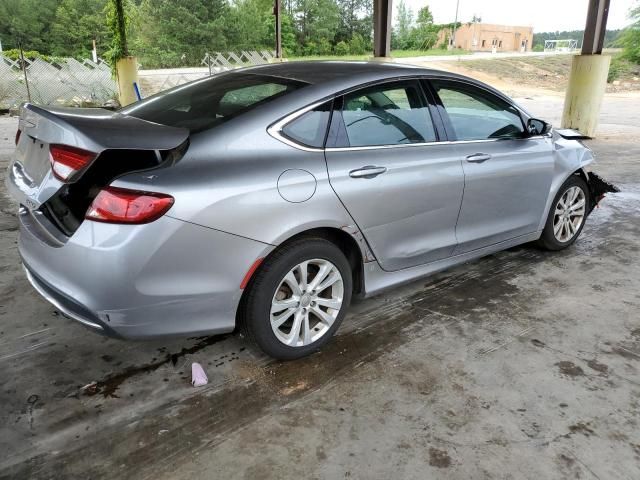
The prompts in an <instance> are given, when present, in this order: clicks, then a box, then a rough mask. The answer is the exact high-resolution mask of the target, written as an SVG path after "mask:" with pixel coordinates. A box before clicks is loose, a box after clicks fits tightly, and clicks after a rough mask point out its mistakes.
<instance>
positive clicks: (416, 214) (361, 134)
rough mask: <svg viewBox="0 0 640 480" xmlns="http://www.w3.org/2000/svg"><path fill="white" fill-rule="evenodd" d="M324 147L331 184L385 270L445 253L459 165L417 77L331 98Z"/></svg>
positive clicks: (458, 191) (458, 195) (452, 241)
mask: <svg viewBox="0 0 640 480" xmlns="http://www.w3.org/2000/svg"><path fill="white" fill-rule="evenodd" d="M335 105H337V106H334V112H333V115H332V122H331V127H330V131H329V136H328V140H327V148H326V154H325V155H326V159H327V166H328V171H329V179H330V182H331V185H332V187H333V189H334V190H335V192H336V193H337V194H338V197H339V198H340V200H341V201H342V202H343V204H344V205H345V207H346V208H347V210H348V211H349V213H350V214H351V216H352V217H353V218H354V219H355V221H356V223H357V224H358V226H359V228H360V230H361V231H362V233H363V234H364V236H365V238H366V239H367V241H368V243H369V245H370V247H371V249H372V250H373V253H374V254H375V255H376V258H377V259H378V262H379V263H380V265H381V267H382V268H383V269H385V270H388V271H393V270H399V269H403V268H408V267H412V266H416V265H421V264H425V263H428V262H432V261H435V260H439V259H442V258H446V257H448V256H450V255H451V254H452V252H453V250H454V248H455V246H456V243H457V242H456V236H455V225H456V219H457V217H458V212H459V209H460V203H461V200H462V188H463V172H462V165H461V161H460V158H459V157H458V156H457V155H456V153H455V152H454V151H453V149H452V148H451V147H450V146H448V145H446V144H444V143H441V142H439V141H438V140H439V138H440V136H439V135H440V134H441V133H442V132H441V129H442V125H441V123H438V122H439V116H438V114H437V112H435V116H433V115H432V113H433V112H431V111H430V110H431V107H430V106H429V104H428V102H427V98H426V97H425V94H424V91H423V89H422V87H421V85H420V83H419V82H418V81H417V80H404V81H393V82H385V83H381V84H378V85H374V86H370V87H366V88H363V89H361V90H357V91H354V92H352V93H349V94H347V95H345V96H344V97H342V98H340V99H338V100H337V101H336V102H335Z"/></svg>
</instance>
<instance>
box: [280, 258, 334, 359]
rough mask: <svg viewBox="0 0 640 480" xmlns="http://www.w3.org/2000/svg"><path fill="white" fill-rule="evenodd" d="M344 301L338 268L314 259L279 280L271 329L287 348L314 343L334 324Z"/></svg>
mask: <svg viewBox="0 0 640 480" xmlns="http://www.w3.org/2000/svg"><path fill="white" fill-rule="evenodd" d="M343 298H344V282H343V280H342V275H341V274H340V271H339V270H338V268H337V267H336V266H335V265H334V264H333V263H331V262H329V261H328V260H324V259H319V258H315V259H312V260H306V261H304V262H302V263H299V264H298V265H296V266H295V267H293V268H292V269H291V270H289V272H288V273H287V274H286V275H285V277H284V278H283V279H282V280H281V281H280V284H279V285H278V288H277V289H276V291H275V294H274V295H273V299H272V300H271V314H270V320H271V329H272V330H273V333H274V334H275V336H276V338H277V339H278V340H279V341H280V342H282V343H284V344H285V345H288V346H290V347H301V346H306V345H310V344H312V343H314V342H315V341H317V340H318V339H319V338H321V337H322V336H323V335H325V334H326V333H327V332H328V331H329V329H330V328H331V326H332V325H333V323H334V322H335V320H336V318H337V316H338V314H339V313H340V309H341V308H342V302H343Z"/></svg>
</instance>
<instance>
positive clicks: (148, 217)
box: [85, 187, 173, 224]
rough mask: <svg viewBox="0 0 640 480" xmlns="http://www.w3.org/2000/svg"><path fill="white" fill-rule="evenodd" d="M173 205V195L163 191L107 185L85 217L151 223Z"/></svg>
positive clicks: (97, 219) (118, 221)
mask: <svg viewBox="0 0 640 480" xmlns="http://www.w3.org/2000/svg"><path fill="white" fill-rule="evenodd" d="M171 205H173V197H172V196H170V195H165V194H163V193H154V192H139V191H136V190H128V189H125V188H116V187H106V188H105V189H103V190H101V191H100V193H98V195H97V196H96V198H94V199H93V203H92V204H91V206H90V207H89V210H87V214H86V215H85V218H86V219H88V220H95V221H96V222H106V223H133V224H139V223H149V222H153V221H154V220H157V219H158V218H160V217H161V216H162V215H164V214H165V213H166V212H167V210H169V209H170V208H171Z"/></svg>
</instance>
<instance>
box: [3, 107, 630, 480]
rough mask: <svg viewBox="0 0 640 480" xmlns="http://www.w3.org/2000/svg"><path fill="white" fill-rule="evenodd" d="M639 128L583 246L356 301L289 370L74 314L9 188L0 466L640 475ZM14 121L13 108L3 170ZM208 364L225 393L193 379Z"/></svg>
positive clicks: (83, 472)
mask: <svg viewBox="0 0 640 480" xmlns="http://www.w3.org/2000/svg"><path fill="white" fill-rule="evenodd" d="M526 101H527V100H526V99H525V103H526ZM626 102H628V101H626ZM557 104H558V102H557V101H556V100H553V99H546V100H544V101H543V100H542V99H540V100H539V101H538V102H535V101H534V103H532V104H530V105H528V106H529V107H530V108H531V109H532V110H533V111H534V112H536V113H537V111H538V110H537V109H539V111H540V112H541V113H548V114H549V116H552V115H554V114H556V113H554V112H556V106H557ZM639 110H640V108H638V103H637V101H636V103H635V104H631V103H627V104H625V101H624V100H609V99H608V100H607V101H606V102H605V107H604V113H603V118H604V119H605V120H606V121H605V122H604V125H610V126H622V127H625V128H629V129H633V128H637V127H638V126H639V125H640V124H639V123H638V118H637V117H636V115H637V112H638V111H639ZM616 112H618V113H616ZM622 127H620V128H614V127H612V128H611V132H612V133H607V134H603V135H602V136H601V138H600V139H598V140H597V141H594V142H591V145H592V147H593V148H594V149H595V151H596V153H597V154H598V157H599V169H600V171H601V173H603V174H605V175H606V176H608V177H609V178H610V179H611V180H613V181H615V182H617V183H619V184H620V185H621V186H622V187H623V193H621V194H618V195H611V196H610V197H609V198H607V199H606V201H605V202H604V203H603V205H602V207H601V208H599V209H598V210H596V211H595V213H594V214H593V215H592V217H591V218H590V219H589V222H588V224H587V226H586V228H585V230H584V233H583V236H582V237H581V238H580V240H579V241H578V242H577V243H576V245H575V246H574V247H572V248H571V249H569V250H566V251H563V252H560V253H555V254H551V253H546V252H542V251H540V250H537V249H534V248H530V247H519V248H514V249H511V250H509V251H506V252H502V253H499V254H496V255H492V256H489V257H486V258H484V259H481V260H479V261H476V262H473V263H470V264H467V265H464V266H461V267H459V268H456V269H453V270H451V271H449V272H446V273H443V274H439V275H436V276H434V277H431V278H428V279H425V280H421V281H417V282H414V283H413V284H411V285H408V286H406V287H403V288H399V289H396V290H393V291H390V292H388V293H386V294H384V295H381V296H378V297H376V298H373V299H370V300H367V301H363V302H360V303H357V304H355V305H354V306H353V308H352V310H351V313H350V315H349V316H348V317H347V318H346V319H345V322H344V324H343V326H342V328H341V329H340V331H339V335H338V337H337V338H336V339H335V341H334V342H332V343H331V344H330V345H329V346H328V347H327V348H326V349H325V350H324V351H322V352H320V353H318V354H316V355H313V356H312V357H310V358H308V359H305V360H301V361H297V362H290V363H279V362H273V361H271V360H269V359H267V358H265V357H264V356H263V355H261V354H260V353H259V352H257V351H255V350H254V349H252V348H250V347H248V346H247V345H246V343H245V342H244V341H243V339H242V338H240V337H239V336H237V335H229V336H223V337H212V338H205V339H190V340H174V341H157V342H146V343H139V342H138V343H136V342H120V341H115V340H110V339H106V338H102V337H99V336H96V335H95V334H93V333H91V332H89V331H87V330H85V329H83V328H82V327H80V326H78V325H76V324H75V323H73V322H70V321H69V320H67V319H64V318H62V317H60V315H58V314H57V313H56V311H55V309H54V308H52V307H51V306H50V305H49V304H47V303H46V302H45V301H43V300H42V299H40V298H39V297H38V296H37V295H36V294H35V293H34V292H33V290H32V289H31V288H30V287H29V285H28V284H27V282H26V280H25V278H24V275H23V274H22V271H21V268H20V262H19V258H18V255H17V251H16V246H15V242H16V235H17V232H16V226H17V224H16V219H15V217H14V216H13V212H14V208H15V206H14V205H12V204H11V203H10V202H9V201H8V200H7V199H6V197H4V195H3V194H2V192H0V231H1V234H0V405H1V406H2V407H1V409H0V452H1V453H0V479H8V478H16V479H24V478H30V479H40V478H43V479H44V478H47V479H48V478H107V479H110V478H113V479H124V478H135V479H177V480H181V479H185V480H186V479H199V478H202V479H205V478H206V479H211V478H224V479H230V478H248V479H270V478H274V479H288V478H318V479H336V478H354V479H388V478H408V479H424V478H432V479H468V478H487V479H488V478H518V479H520V478H530V479H539V478H544V479H561V478H562V479H564V478H569V477H571V478H600V479H609V478H611V479H613V478H615V479H636V478H640V463H639V458H640V436H639V435H638V432H637V425H638V422H640V408H639V399H640V382H639V381H638V378H640V376H639V374H640V320H639V318H638V311H639V309H640V295H639V294H638V292H640V255H639V252H640V248H639V247H638V238H640V163H639V160H640V142H638V141H637V139H636V140H634V139H632V138H631V135H630V134H628V133H620V131H619V130H620V129H621V128H622ZM608 128H609V127H607V129H608ZM14 131H15V119H7V118H6V117H3V118H0V166H2V167H3V168H4V166H5V165H6V162H7V160H8V155H7V153H8V152H10V151H11V150H12V147H11V142H12V141H13V136H14ZM607 131H608V130H607ZM636 131H637V130H636ZM1 188H2V187H0V189H1ZM176 321H179V319H176ZM193 361H198V362H200V363H201V364H203V365H204V366H205V369H206V370H207V373H208V375H209V378H210V384H209V385H208V386H206V387H204V388H201V389H194V388H192V387H191V386H190V385H189V383H188V382H189V366H190V363H191V362H193ZM92 382H96V384H95V385H94V387H91V388H88V389H83V388H82V387H83V386H85V385H88V384H91V383H92Z"/></svg>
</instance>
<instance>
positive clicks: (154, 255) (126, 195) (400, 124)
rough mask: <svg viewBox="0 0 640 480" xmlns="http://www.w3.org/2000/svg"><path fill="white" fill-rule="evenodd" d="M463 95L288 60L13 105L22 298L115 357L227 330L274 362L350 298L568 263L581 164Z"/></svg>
mask: <svg viewBox="0 0 640 480" xmlns="http://www.w3.org/2000/svg"><path fill="white" fill-rule="evenodd" d="M580 138H581V137H580V134H579V133H578V132H575V131H572V130H553V129H552V128H551V126H550V125H548V124H547V123H545V122H544V121H541V120H538V119H535V118H532V117H531V115H529V114H528V113H527V112H526V111H525V110H524V109H523V108H521V107H519V106H518V105H516V104H515V103H514V102H513V101H511V100H510V99H509V98H507V97H506V96H505V95H503V94H502V93H500V92H498V91H496V90H494V89H493V88H491V87H489V86H487V85H485V84H483V83H480V82H478V81H475V80H472V79H470V78H467V77H464V76H460V75H455V74H451V73H446V72H440V71H436V70H428V69H421V68H414V67H408V66H400V65H396V64H381V63H342V62H318V63H310V62H299V63H288V64H277V65H266V66H260V67H254V68H247V69H241V70H236V71H232V72H226V73H222V74H219V75H215V76H213V77H208V78H204V79H201V80H198V81H195V82H192V83H189V84H186V85H182V86H179V87H176V88H173V89H172V90H169V91H166V92H163V93H160V94H158V95H155V96H152V97H149V98H147V99H145V100H143V101H140V102H138V103H135V104H133V105H131V106H128V107H126V108H123V109H121V110H119V111H117V112H111V111H108V110H103V109H66V108H43V107H38V106H35V105H31V104H25V105H24V106H23V107H22V110H21V115H20V121H19V130H18V132H17V135H16V153H15V157H14V159H13V161H12V163H11V165H10V166H9V171H8V175H7V185H8V188H9V191H10V192H11V194H12V195H13V196H14V198H15V199H16V200H17V201H18V202H19V203H20V208H19V220H20V240H19V251H20V255H21V257H22V261H23V264H24V269H25V272H26V275H27V277H28V279H29V281H30V282H31V284H32V285H33V287H34V288H35V289H36V290H37V291H38V292H39V293H40V294H41V295H42V296H44V297H45V298H46V299H47V300H49V301H50V302H51V303H52V304H53V305H55V307H56V308H58V309H59V310H60V311H61V312H63V313H64V314H65V315H66V316H68V317H70V318H72V319H75V320H77V321H79V322H81V323H82V324H84V325H86V326H87V327H89V328H91V329H93V330H95V331H99V332H102V333H105V334H109V335H113V336H116V337H121V338H136V339H140V338H149V337H156V336H162V335H190V336H196V335H203V334H217V333H223V332H229V331H232V330H234V328H236V326H239V327H241V328H242V329H243V330H244V331H245V332H246V335H247V337H248V338H249V339H251V340H253V341H254V342H255V343H257V344H258V345H259V346H260V347H261V348H262V349H263V350H264V351H265V352H266V353H268V354H269V355H271V356H273V357H276V358H280V359H292V358H297V357H301V356H303V355H306V354H309V353H311V352H312V351H314V350H316V349H317V348H319V347H321V346H322V345H323V344H325V343H326V342H327V341H329V339H330V338H331V336H332V335H333V334H334V333H335V331H336V329H337V328H338V326H339V325H340V322H341V321H342V319H343V317H344V315H345V312H346V310H347V308H348V306H349V302H350V301H351V298H352V296H354V295H358V296H363V297H366V296H370V295H373V294H375V293H377V292H380V291H381V290H383V289H385V288H387V287H391V286H394V285H398V284H400V283H403V282H408V281H410V280H413V279H416V278H418V277H422V276H424V275H428V274H430V273H433V272H436V271H439V270H442V269H445V268H448V267H450V266H452V265H456V264H459V263H462V262H466V261H468V260H470V259H474V258H477V257H481V256H483V255H487V254H490V253H493V252H496V251H498V250H502V249H505V248H509V247H512V246H514V245H518V244H522V243H525V242H531V241H537V242H538V243H539V244H540V245H541V246H543V247H544V248H547V249H549V250H560V249H562V248H566V247H568V246H569V245H571V244H572V243H573V242H574V241H575V240H576V238H577V237H578V236H579V235H580V232H581V231H582V228H583V227H584V224H585V221H586V219H587V216H588V215H589V214H590V212H591V211H592V210H593V208H594V207H595V205H596V204H597V202H598V201H599V200H600V199H601V198H602V196H603V195H604V193H605V192H607V191H614V190H615V187H613V186H612V185H609V184H608V183H606V182H605V181H603V180H602V179H600V177H598V176H597V175H595V174H593V173H591V172H590V171H589V170H588V169H587V166H588V165H589V164H590V163H591V162H592V160H593V155H592V153H591V151H590V150H589V149H588V148H587V147H585V146H584V145H583V144H582V143H581V142H580V141H579V140H580Z"/></svg>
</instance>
